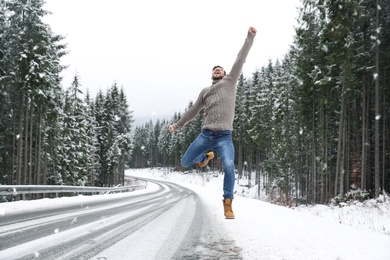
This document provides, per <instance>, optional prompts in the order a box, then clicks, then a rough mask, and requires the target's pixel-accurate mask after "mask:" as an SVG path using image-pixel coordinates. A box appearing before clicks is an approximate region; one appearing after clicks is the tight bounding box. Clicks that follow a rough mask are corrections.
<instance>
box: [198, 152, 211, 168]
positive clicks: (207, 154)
mask: <svg viewBox="0 0 390 260" xmlns="http://www.w3.org/2000/svg"><path fill="white" fill-rule="evenodd" d="M206 156H207V159H206V161H204V162H198V165H199V167H205V166H206V165H207V164H208V163H209V161H210V160H211V159H213V158H214V153H213V152H208V153H206Z"/></svg>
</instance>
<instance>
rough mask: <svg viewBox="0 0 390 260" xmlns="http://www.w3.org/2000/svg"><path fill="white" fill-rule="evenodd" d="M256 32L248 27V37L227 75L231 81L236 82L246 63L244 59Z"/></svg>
mask: <svg viewBox="0 0 390 260" xmlns="http://www.w3.org/2000/svg"><path fill="white" fill-rule="evenodd" d="M256 33H257V30H256V29H255V28H254V27H252V26H251V27H249V29H248V35H247V37H246V39H245V42H244V45H243V46H242V48H241V50H240V52H239V53H238V55H237V59H236V61H235V62H234V64H233V67H232V69H231V71H230V73H229V75H230V76H231V78H232V80H233V81H236V80H238V78H239V77H240V74H241V71H242V67H243V66H244V63H245V61H246V57H247V56H248V53H249V50H250V48H251V47H252V44H253V39H254V37H255V36H256Z"/></svg>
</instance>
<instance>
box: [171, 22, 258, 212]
mask: <svg viewBox="0 0 390 260" xmlns="http://www.w3.org/2000/svg"><path fill="white" fill-rule="evenodd" d="M256 32H257V31H256V29H255V28H253V27H249V30H248V34H247V37H246V39H245V42H244V45H243V46H242V48H241V50H240V52H239V53H238V56H237V59H236V61H235V62H234V64H233V67H232V69H231V71H230V73H229V74H226V71H225V70H224V69H223V68H222V67H221V66H215V67H214V68H213V70H212V74H211V79H212V85H211V86H210V87H207V88H204V89H203V90H202V91H201V92H200V94H199V97H198V99H197V100H196V101H195V103H194V104H193V105H192V106H191V108H189V109H188V111H187V112H186V113H185V114H184V115H183V116H182V118H181V119H180V120H179V121H178V122H176V123H175V124H173V125H170V126H169V129H168V130H169V132H171V133H172V132H174V131H176V130H178V129H180V128H182V127H184V126H185V125H186V124H187V123H189V122H190V121H191V120H192V119H193V118H194V117H196V115H197V114H198V113H199V111H200V110H202V109H203V108H204V113H205V119H204V122H203V127H202V132H201V133H200V134H199V136H198V137H197V138H196V139H195V141H194V142H193V143H192V144H191V145H190V146H189V147H188V149H187V151H186V153H185V154H184V156H183V158H182V159H181V164H182V166H183V167H189V166H191V165H193V164H196V163H197V164H198V165H199V166H200V167H204V166H206V165H207V163H208V162H209V161H210V160H211V159H212V158H214V153H213V150H215V151H216V152H217V153H218V154H219V155H220V157H221V160H222V167H223V172H224V175H225V176H224V181H223V206H224V212H225V218H227V219H234V213H233V209H232V200H233V198H234V196H233V192H234V182H235V174H234V147H233V142H232V131H233V119H234V110H235V100H236V85H237V82H238V79H239V77H240V74H241V71H242V67H243V65H244V63H245V60H246V57H247V56H248V53H249V50H250V48H251V47H252V44H253V39H254V37H255V36H256ZM206 152H207V153H206Z"/></svg>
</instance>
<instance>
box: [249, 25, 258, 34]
mask: <svg viewBox="0 0 390 260" xmlns="http://www.w3.org/2000/svg"><path fill="white" fill-rule="evenodd" d="M248 31H249V32H250V33H253V34H255V35H256V33H257V30H256V29H255V27H252V26H251V27H249V30H248Z"/></svg>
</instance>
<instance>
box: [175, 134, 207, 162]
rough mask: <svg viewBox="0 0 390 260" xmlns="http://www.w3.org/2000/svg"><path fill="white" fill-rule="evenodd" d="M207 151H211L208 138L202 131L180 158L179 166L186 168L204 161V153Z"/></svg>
mask: <svg viewBox="0 0 390 260" xmlns="http://www.w3.org/2000/svg"><path fill="white" fill-rule="evenodd" d="M208 150H211V147H210V136H209V135H208V134H207V133H206V132H204V131H202V132H201V133H200V134H199V135H198V137H197V138H196V139H195V140H194V141H193V142H192V144H191V145H190V146H189V147H188V149H187V151H186V152H185V154H184V155H183V158H181V165H182V166H183V167H185V168H186V167H189V166H191V165H193V164H196V163H198V162H203V161H205V160H206V158H207V156H206V155H205V154H204V153H205V152H207V151H208Z"/></svg>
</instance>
